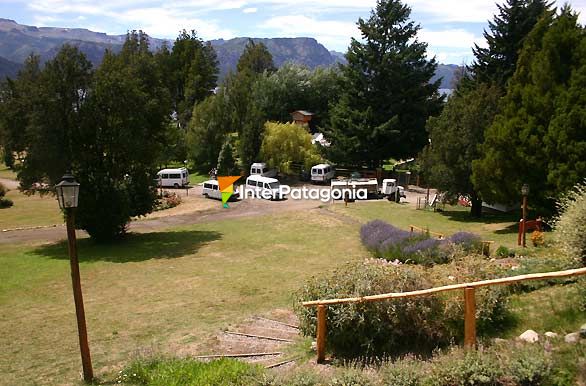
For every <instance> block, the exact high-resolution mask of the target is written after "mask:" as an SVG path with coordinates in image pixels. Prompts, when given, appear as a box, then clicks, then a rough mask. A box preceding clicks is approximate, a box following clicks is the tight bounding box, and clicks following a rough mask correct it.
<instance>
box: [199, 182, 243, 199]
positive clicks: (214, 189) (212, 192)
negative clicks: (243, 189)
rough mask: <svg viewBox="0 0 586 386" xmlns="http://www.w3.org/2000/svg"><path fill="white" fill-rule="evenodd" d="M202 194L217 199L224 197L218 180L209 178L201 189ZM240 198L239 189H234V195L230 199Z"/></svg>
mask: <svg viewBox="0 0 586 386" xmlns="http://www.w3.org/2000/svg"><path fill="white" fill-rule="evenodd" d="M201 195H202V196H204V197H206V198H214V199H216V200H221V199H222V192H221V191H220V184H219V183H218V181H217V180H209V181H206V182H204V183H203V185H202V189H201ZM238 198H239V193H238V191H237V190H234V193H233V194H232V197H230V201H232V200H237V199H238Z"/></svg>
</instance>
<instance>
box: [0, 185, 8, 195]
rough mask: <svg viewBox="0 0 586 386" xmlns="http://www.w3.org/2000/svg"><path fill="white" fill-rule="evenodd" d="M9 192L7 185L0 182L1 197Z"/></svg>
mask: <svg viewBox="0 0 586 386" xmlns="http://www.w3.org/2000/svg"><path fill="white" fill-rule="evenodd" d="M7 192H8V189H6V187H5V186H4V185H2V183H0V198H2V197H4V196H6V193H7Z"/></svg>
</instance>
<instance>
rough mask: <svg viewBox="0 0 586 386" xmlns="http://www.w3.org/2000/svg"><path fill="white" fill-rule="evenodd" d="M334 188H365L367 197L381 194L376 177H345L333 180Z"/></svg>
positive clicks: (332, 186) (332, 185) (344, 189)
mask: <svg viewBox="0 0 586 386" xmlns="http://www.w3.org/2000/svg"><path fill="white" fill-rule="evenodd" d="M331 189H332V190H342V191H347V190H353V191H357V190H359V189H365V190H366V194H367V197H376V196H378V195H379V189H378V181H377V180H376V178H370V179H369V178H359V179H352V178H350V179H343V180H332V182H331Z"/></svg>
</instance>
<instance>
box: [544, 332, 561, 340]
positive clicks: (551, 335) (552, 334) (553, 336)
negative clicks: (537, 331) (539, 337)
mask: <svg viewBox="0 0 586 386" xmlns="http://www.w3.org/2000/svg"><path fill="white" fill-rule="evenodd" d="M544 335H545V336H547V337H548V338H557V337H558V334H556V333H555V332H551V331H548V332H546V333H545V334H544Z"/></svg>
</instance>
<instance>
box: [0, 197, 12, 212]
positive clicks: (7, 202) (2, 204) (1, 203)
mask: <svg viewBox="0 0 586 386" xmlns="http://www.w3.org/2000/svg"><path fill="white" fill-rule="evenodd" d="M12 205H14V202H13V201H12V200H11V199H9V198H0V209H3V208H10V207H11V206H12Z"/></svg>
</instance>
